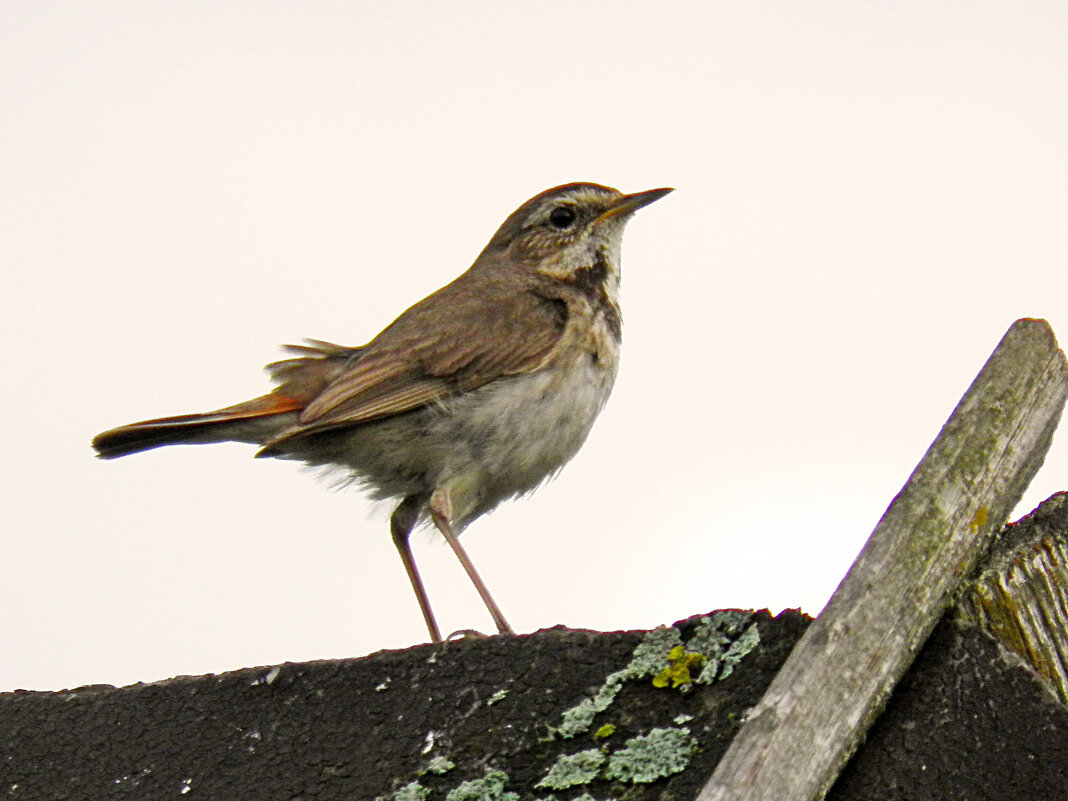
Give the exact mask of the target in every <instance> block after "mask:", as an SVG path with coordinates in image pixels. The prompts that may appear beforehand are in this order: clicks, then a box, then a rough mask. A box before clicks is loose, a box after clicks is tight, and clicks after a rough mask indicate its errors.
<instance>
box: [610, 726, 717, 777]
mask: <svg viewBox="0 0 1068 801" xmlns="http://www.w3.org/2000/svg"><path fill="white" fill-rule="evenodd" d="M696 747H697V741H696V740H695V739H694V737H693V735H692V734H690V730H689V729H653V730H652V731H650V732H649V733H648V734H646V735H644V736H641V737H632V738H631V739H629V740H627V742H626V748H623V749H620V750H619V751H616V752H615V753H614V754H612V755H611V756H610V757H609V759H608V768H607V770H606V771H605V777H606V778H608V779H619V780H620V781H624V782H633V783H635V784H647V783H648V782H654V781H656V780H657V779H662V778H663V777H665V776H670V775H672V774H674V773H679V772H681V771H683V770H685V769H686V766H687V765H688V764H689V763H690V756H691V755H692V754H693V752H694V749H695V748H696Z"/></svg>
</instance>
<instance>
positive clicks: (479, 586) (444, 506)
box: [430, 491, 515, 634]
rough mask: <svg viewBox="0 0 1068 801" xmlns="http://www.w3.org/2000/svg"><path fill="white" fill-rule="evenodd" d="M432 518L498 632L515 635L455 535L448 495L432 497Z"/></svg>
mask: <svg viewBox="0 0 1068 801" xmlns="http://www.w3.org/2000/svg"><path fill="white" fill-rule="evenodd" d="M430 518H431V520H433V521H434V525H435V526H437V529H438V531H440V532H441V535H442V536H443V537H444V538H445V541H446V542H447V543H449V547H450V548H452V551H453V553H455V554H456V558H457V559H459V560H460V564H461V565H463V566H464V570H466V571H467V577H468V578H469V579H471V583H472V584H474V585H475V589H476V590H478V594H479V595H480V596H481V598H482V603H484V604H485V605H486V608H487V609H488V610H489V613H490V617H492V618H493V622H494V624H496V626H497V631H499V632H500V633H501V634H515V632H514V631H512V627H511V626H509V625H508V621H507V620H505V619H504V615H502V614H501V608H500V607H499V606H497V602H496V601H494V600H493V596H492V595H490V592H489V589H488V588H487V587H486V583H485V582H484V581H483V580H482V577H481V576H479V575H478V571H477V570H475V564H474V562H472V561H471V557H469V556H468V555H467V551H465V550H464V546H462V545H461V544H460V539H459V538H458V537H457V536H456V534H455V533H453V530H452V503H451V502H450V500H449V496H448V494H447V493H445V492H441V491H438V492H435V493H434V494H433V495H431V496H430Z"/></svg>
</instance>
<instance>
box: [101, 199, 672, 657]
mask: <svg viewBox="0 0 1068 801" xmlns="http://www.w3.org/2000/svg"><path fill="white" fill-rule="evenodd" d="M671 191H672V190H671V189H653V190H650V191H648V192H639V193H637V194H633V195H624V194H622V193H620V192H619V191H617V190H615V189H610V188H608V187H605V186H600V185H598V184H589V183H575V184H567V185H565V186H559V187H556V188H554V189H549V190H548V191H546V192H542V193H541V194H540V195H537V196H536V197H534V198H532V199H530V200H528V201H527V202H526V203H524V204H523V205H522V206H520V207H519V209H517V210H516V211H515V212H514V213H513V214H512V215H511V216H510V217H509V218H508V219H507V220H505V221H504V224H503V225H502V226H501V227H500V229H498V231H497V233H496V234H494V235H493V238H492V239H491V240H490V242H489V244H488V245H486V248H485V249H484V250H483V251H482V253H481V254H480V255H479V257H478V258H477V259H475V263H474V264H473V265H471V267H470V269H468V270H467V272H465V273H464V274H463V275H461V276H460V277H459V278H457V279H456V280H455V281H453V282H452V283H450V284H448V285H446V286H444V287H442V288H441V289H439V290H438V291H437V292H435V293H433V294H432V295H430V296H429V297H427V298H425V299H423V300H422V301H420V302H419V303H416V304H415V305H414V306H412V307H411V308H409V309H408V310H407V311H405V312H404V313H403V314H401V316H400V317H398V318H397V319H396V320H394V321H393V322H392V323H391V324H390V325H389V326H387V327H386V328H385V330H383V331H382V333H380V334H379V335H378V336H377V337H375V338H374V339H372V340H371V341H370V342H369V343H367V344H366V345H364V346H362V347H357V348H351V347H342V346H340V345H333V344H331V343H329V342H321V341H318V340H307V343H308V344H306V345H288V346H286V349H287V350H288V351H290V352H291V353H293V354H294V355H295V356H294V358H291V359H287V360H285V361H280V362H275V363H274V364H270V365H268V366H267V370H268V371H269V372H270V374H271V377H272V379H274V381H275V382H276V383H277V385H278V386H277V387H275V389H274V391H272V392H270V393H268V394H267V395H262V396H260V397H258V398H253V399H252V400H249V401H245V402H244V403H239V404H237V405H235V406H228V407H226V408H225V409H219V410H217V411H214V412H208V413H206V414H191V415H181V416H178V417H165V418H161V419H158V420H146V421H144V422H140V423H131V424H130V425H125V426H121V427H119V428H115V429H112V430H111V431H105V432H104V433H103V434H100V435H98V436H97V437H96V438H95V439H94V440H93V447H94V448H96V450H97V452H98V454H99V455H100V456H101V457H102V458H105V459H112V458H115V457H119V456H125V455H127V454H130V453H136V452H138V451H144V450H149V449H151V448H158V447H160V446H162V445H176V444H193V443H207V442H226V441H236V442H249V443H253V444H255V445H259V446H260V450H259V452H258V453H257V454H256V455H257V456H270V457H274V458H278V459H296V460H300V461H303V462H306V463H307V464H309V465H313V466H320V467H331V468H336V469H341V470H343V471H345V473H346V474H347V475H349V476H351V477H352V478H353V479H355V480H356V481H357V482H358V483H360V484H361V485H362V486H363V487H365V488H366V489H367V490H369V492H370V494H371V496H372V497H374V498H375V499H378V500H384V499H389V498H392V499H397V500H399V501H400V504H399V505H398V506H397V508H396V510H395V511H394V512H393V516H392V517H391V519H390V530H391V532H392V534H393V542H394V543H395V544H396V546H397V550H398V551H399V552H400V557H401V560H402V561H403V562H404V569H405V570H406V571H407V573H408V578H409V580H410V581H411V583H412V588H413V589H414V590H415V594H416V597H417V599H418V601H419V607H420V609H421V610H422V613H423V618H424V619H425V620H426V625H427V628H428V629H429V631H430V637H431V639H432V640H434V641H435V642H438V641H440V640H441V633H440V630H439V629H438V625H437V623H436V621H435V620H434V614H433V612H432V611H431V609H430V602H429V600H428V599H427V595H426V591H425V589H424V588H423V582H422V579H421V578H420V577H419V571H418V570H417V568H416V565H415V560H414V559H413V557H412V551H411V546H410V545H409V542H408V538H409V535H410V534H411V531H412V529H413V528H414V527H415V526H416V524H418V523H421V522H424V521H427V520H430V521H433V523H434V525H435V526H436V527H437V529H438V530H439V531H440V532H441V534H442V535H443V536H444V537H445V539H446V541H447V542H448V543H449V545H450V546H451V547H452V549H453V551H454V552H455V553H456V556H457V557H458V558H459V560H460V562H461V564H462V565H463V567H464V569H465V570H466V571H467V574H468V576H469V577H470V578H471V581H472V582H473V583H474V585H475V588H476V589H477V590H478V592H479V595H481V597H482V600H483V602H484V603H485V604H486V607H487V608H488V609H489V612H490V615H492V617H493V622H494V623H495V624H496V625H497V629H498V630H499V631H500V632H502V633H511V631H512V629H511V627H510V626H509V625H508V622H507V621H506V620H505V619H504V616H503V615H502V614H501V611H500V609H499V608H498V606H497V604H496V603H495V602H494V600H493V598H492V597H491V595H490V593H489V591H488V590H487V588H486V585H485V583H484V582H483V581H482V579H481V578H480V577H479V575H478V572H477V571H476V570H475V567H474V564H472V562H471V560H470V558H469V557H468V556H467V553H466V551H465V550H464V548H463V547H462V546H461V545H460V542H459V540H458V538H457V535H458V534H459V533H460V532H461V531H463V529H464V528H465V527H466V526H467V525H468V524H469V523H470V522H471V521H473V520H474V519H475V518H477V517H479V516H480V515H483V514H485V513H486V512H488V511H490V510H491V509H493V508H494V507H496V506H497V504H499V503H500V502H501V501H503V500H506V499H508V498H511V497H515V496H517V495H523V494H526V493H529V492H531V491H533V490H534V489H536V488H537V487H538V485H540V484H541V483H542V482H544V481H545V480H546V479H547V478H549V477H551V476H553V475H554V474H555V473H557V472H558V471H559V470H560V468H562V467H563V466H564V465H565V464H566V463H567V462H568V461H569V460H570V459H571V457H572V456H574V455H575V453H576V452H577V451H578V449H579V447H581V445H582V443H583V442H584V441H585V440H586V435H587V434H589V432H590V428H591V427H592V426H593V421H594V420H595V419H596V417H597V415H598V414H599V413H600V411H601V409H602V408H603V407H604V405H605V402H606V401H607V400H608V395H609V393H610V392H611V391H612V384H613V383H614V381H615V377H616V369H617V366H618V359H619V343H620V336H621V329H622V320H621V317H620V310H619V276H620V271H619V263H620V246H621V242H622V238H623V228H624V226H625V224H626V222H627V220H628V219H629V218H630V216H631V215H632V214H633V213H634V212H635V211H637V210H638V209H640V208H641V207H642V206H646V205H648V204H649V203H652V202H653V201H655V200H659V199H660V198H662V197H664V196H665V195H666V194H668V193H669V192H671Z"/></svg>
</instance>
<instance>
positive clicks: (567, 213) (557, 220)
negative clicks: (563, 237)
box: [549, 206, 578, 231]
mask: <svg viewBox="0 0 1068 801" xmlns="http://www.w3.org/2000/svg"><path fill="white" fill-rule="evenodd" d="M577 216H578V215H576V214H575V210H574V209H573V208H571V207H570V206H557V207H556V208H555V209H553V210H552V211H550V212H549V225H551V226H552V227H553V228H556V229H557V230H558V231H566V230H567V229H568V228H570V227H571V226H572V225H573V224H574V222H575V217H577Z"/></svg>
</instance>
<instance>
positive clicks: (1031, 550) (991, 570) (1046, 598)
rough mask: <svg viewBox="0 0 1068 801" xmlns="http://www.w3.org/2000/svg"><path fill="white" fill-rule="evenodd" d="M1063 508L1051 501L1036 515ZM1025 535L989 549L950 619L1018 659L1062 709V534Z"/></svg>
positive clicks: (1065, 609) (1067, 575) (1067, 650)
mask: <svg viewBox="0 0 1068 801" xmlns="http://www.w3.org/2000/svg"><path fill="white" fill-rule="evenodd" d="M1066 504H1068V496H1065V495H1059V496H1055V497H1053V498H1051V499H1049V500H1047V501H1046V502H1045V503H1043V504H1042V506H1041V507H1039V511H1046V510H1048V509H1049V507H1050V506H1052V505H1056V506H1057V507H1063V506H1064V505H1066ZM1026 524H1027V521H1026V520H1025V521H1023V523H1022V524H1021V525H1026ZM1029 533H1030V534H1031V536H1030V537H1029V538H1028V539H1027V540H1025V541H1023V542H1020V541H1012V542H1005V543H1002V542H998V543H996V544H995V545H994V547H993V548H992V549H991V554H990V555H989V557H988V558H987V560H985V561H986V565H987V566H986V568H985V569H984V570H983V571H982V573H981V574H980V575H979V577H978V579H976V581H975V583H973V584H971V585H970V586H969V587H968V588H967V589H966V590H965V591H964V593H963V594H962V596H961V599H960V601H959V602H958V605H957V609H956V614H957V616H958V617H959V618H961V619H962V620H965V621H967V622H970V623H974V624H976V625H978V626H980V627H981V628H983V629H984V630H985V631H987V632H988V633H990V634H992V635H993V636H994V637H996V638H997V639H998V641H1000V642H1001V644H1002V645H1004V646H1005V647H1006V648H1008V649H1009V650H1011V651H1013V652H1014V653H1016V654H1018V655H1019V656H1020V657H1022V658H1023V659H1024V660H1025V661H1026V662H1027V663H1028V664H1030V665H1031V667H1033V668H1034V669H1035V671H1037V672H1038V673H1039V675H1041V676H1042V677H1043V678H1044V679H1046V681H1047V683H1048V685H1049V687H1050V689H1051V690H1052V691H1053V692H1054V693H1055V694H1056V695H1057V697H1058V698H1059V699H1060V701H1061V703H1063V704H1065V705H1068V530H1064V529H1062V530H1057V531H1049V530H1048V528H1047V527H1044V526H1037V527H1035V528H1034V529H1033V530H1031V531H1029Z"/></svg>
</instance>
